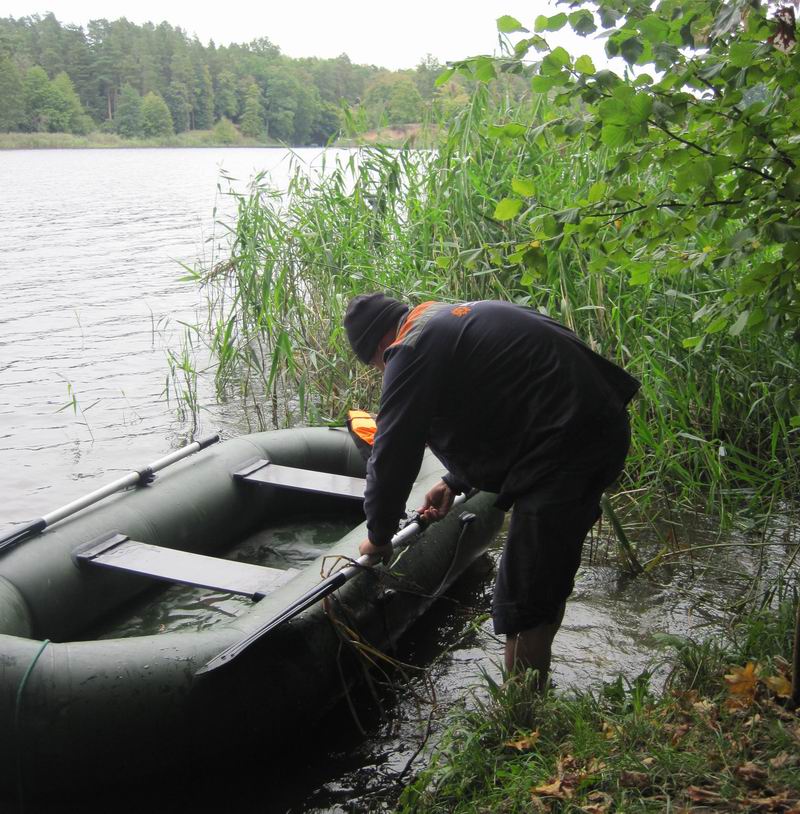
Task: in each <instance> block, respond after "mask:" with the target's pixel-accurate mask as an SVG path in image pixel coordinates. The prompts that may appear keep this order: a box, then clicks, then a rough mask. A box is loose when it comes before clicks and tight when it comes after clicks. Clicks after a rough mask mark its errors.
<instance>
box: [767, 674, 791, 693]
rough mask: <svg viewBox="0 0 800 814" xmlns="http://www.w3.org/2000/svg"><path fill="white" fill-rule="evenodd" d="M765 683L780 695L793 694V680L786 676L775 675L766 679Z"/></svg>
mask: <svg viewBox="0 0 800 814" xmlns="http://www.w3.org/2000/svg"><path fill="white" fill-rule="evenodd" d="M764 683H765V684H766V685H767V686H768V687H769V688H770V689H771V690H772V692H774V693H775V695H777V696H778V698H789V697H791V695H792V682H791V681H789V679H788V678H786V676H782V675H775V676H769V677H768V678H765V679H764Z"/></svg>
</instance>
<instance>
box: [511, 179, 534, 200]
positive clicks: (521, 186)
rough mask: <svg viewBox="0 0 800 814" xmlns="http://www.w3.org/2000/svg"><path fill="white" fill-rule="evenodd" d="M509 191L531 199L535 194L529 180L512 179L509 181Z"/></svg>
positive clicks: (532, 183)
mask: <svg viewBox="0 0 800 814" xmlns="http://www.w3.org/2000/svg"><path fill="white" fill-rule="evenodd" d="M511 189H513V190H514V192H516V193H517V195H522V196H523V197H525V198H531V197H533V196H534V195H535V194H536V185H535V184H534V182H533V181H532V180H531V179H530V178H514V179H512V181H511Z"/></svg>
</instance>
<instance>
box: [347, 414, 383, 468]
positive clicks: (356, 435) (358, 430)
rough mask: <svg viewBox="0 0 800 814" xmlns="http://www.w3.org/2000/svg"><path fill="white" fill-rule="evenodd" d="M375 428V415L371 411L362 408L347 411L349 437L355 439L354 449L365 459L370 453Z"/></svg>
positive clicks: (373, 441)
mask: <svg viewBox="0 0 800 814" xmlns="http://www.w3.org/2000/svg"><path fill="white" fill-rule="evenodd" d="M377 428H378V427H377V424H376V423H375V416H374V415H372V413H368V412H366V411H364V410H348V411H347V429H348V430H349V431H350V437H351V438H352V439H353V441H355V444H356V449H358V451H359V452H360V453H361V457H362V458H363V459H364V460H365V461H366V460H369V456H370V455H371V454H372V445H373V444H374V443H375V431H376V430H377Z"/></svg>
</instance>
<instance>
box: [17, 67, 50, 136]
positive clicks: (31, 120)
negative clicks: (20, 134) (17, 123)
mask: <svg viewBox="0 0 800 814" xmlns="http://www.w3.org/2000/svg"><path fill="white" fill-rule="evenodd" d="M23 90H24V95H25V129H26V130H31V131H33V132H34V133H40V132H44V131H47V130H49V129H50V120H51V119H53V118H54V117H55V116H57V115H58V110H57V106H56V104H55V99H54V98H53V89H52V87H51V85H50V80H49V79H48V78H47V72H46V71H45V69H44V68H42V67H41V66H39V65H34V66H33V67H32V68H29V69H28V72H27V73H26V74H25V80H24V83H23Z"/></svg>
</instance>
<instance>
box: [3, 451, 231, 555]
mask: <svg viewBox="0 0 800 814" xmlns="http://www.w3.org/2000/svg"><path fill="white" fill-rule="evenodd" d="M217 441H219V435H210V436H208V437H207V438H202V439H200V440H199V441H195V442H194V443H191V444H187V446H185V447H181V448H180V449H176V450H175V451H174V452H171V453H170V454H169V455H165V456H164V457H163V458H159V459H158V460H157V461H153V463H151V464H149V465H148V466H146V467H144V468H143V469H140V470H138V471H135V472H129V473H128V474H127V475H124V476H123V477H121V478H118V479H117V480H115V481H112V482H111V483H109V484H106V485H105V486H101V487H100V488H99V489H95V490H94V491H93V492H90V493H89V494H88V495H84V496H83V497H80V498H78V499H77V500H73V501H72V502H71V503H67V504H66V505H64V506H61V507H60V508H58V509H54V510H53V511H52V512H48V513H47V514H45V515H42V517H40V518H38V519H37V520H32V521H31V522H29V523H26V524H25V525H24V526H22V527H21V528H16V529H14V530H13V531H11V532H9V533H8V534H6V535H4V536H3V537H0V551H2V550H3V549H6V548H10V547H12V546H14V545H16V544H17V543H21V542H22V541H23V540H27V539H28V538H29V537H32V536H33V535H35V534H38V533H39V532H40V531H44V529H46V528H47V527H48V526H52V525H53V523H57V522H58V521H59V520H63V519H64V518H65V517H69V516H70V515H72V514H75V513H76V512H79V511H80V510H81V509H85V508H86V507H87V506H91V505H92V504H93V503H97V502H98V501H100V500H103V498H106V497H108V496H109V495H113V494H114V493H115V492H119V491H121V490H122V489H126V488H128V487H130V486H136V485H137V484H138V483H142V482H147V481H148V480H149V479H151V478H152V476H153V475H154V474H155V473H156V472H158V471H159V470H161V469H164V468H165V467H167V466H169V465H170V464H173V463H175V462H176V461H179V460H181V459H182V458H186V457H187V456H189V455H192V454H193V453H195V452H198V451H199V450H201V449H205V448H206V447H209V446H211V445H212V444H216V443H217Z"/></svg>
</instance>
